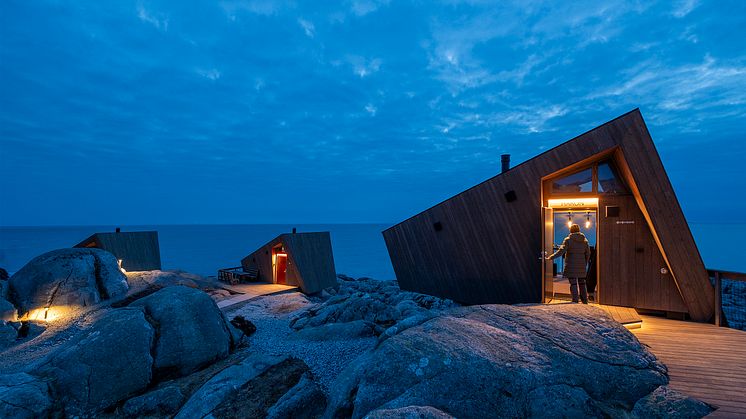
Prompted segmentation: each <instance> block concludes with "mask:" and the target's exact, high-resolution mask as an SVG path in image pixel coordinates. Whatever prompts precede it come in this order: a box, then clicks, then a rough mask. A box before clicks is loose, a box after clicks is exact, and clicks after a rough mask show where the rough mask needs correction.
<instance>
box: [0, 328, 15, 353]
mask: <svg viewBox="0 0 746 419" xmlns="http://www.w3.org/2000/svg"><path fill="white" fill-rule="evenodd" d="M16 339H18V330H17V329H16V328H15V327H13V325H12V324H10V322H6V321H0V351H2V350H3V349H5V348H7V347H8V346H10V345H13V344H14V343H16Z"/></svg>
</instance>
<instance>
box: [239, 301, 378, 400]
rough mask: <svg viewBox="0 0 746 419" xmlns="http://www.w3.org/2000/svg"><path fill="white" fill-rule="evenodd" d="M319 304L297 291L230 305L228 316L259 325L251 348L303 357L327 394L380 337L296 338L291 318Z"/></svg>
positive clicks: (257, 350)
mask: <svg viewBox="0 0 746 419" xmlns="http://www.w3.org/2000/svg"><path fill="white" fill-rule="evenodd" d="M318 303H319V302H318V301H311V300H310V299H309V298H307V297H306V296H304V295H303V294H301V293H297V292H296V293H288V294H278V295H270V296H264V297H258V298H255V299H253V300H249V301H248V302H247V303H246V304H244V305H240V306H233V307H229V308H228V309H227V310H226V315H227V316H228V318H233V317H235V316H239V315H240V316H243V317H244V318H246V319H247V320H250V321H251V322H252V323H254V325H256V328H257V330H256V332H255V333H254V334H253V335H252V336H251V337H250V338H249V345H250V346H249V351H251V352H262V353H267V354H276V355H292V356H294V357H296V358H300V359H302V360H303V361H304V362H305V363H306V364H307V365H308V367H309V368H311V371H312V372H313V373H314V375H315V376H316V378H317V379H318V382H319V384H320V385H321V386H322V387H323V389H324V391H326V392H327V393H328V392H329V389H330V388H331V387H332V384H333V382H334V380H335V379H336V378H337V376H338V375H339V374H340V373H341V372H342V370H343V369H344V368H345V367H347V366H348V365H349V364H351V363H353V362H354V361H355V360H356V359H357V358H358V357H359V356H360V355H362V354H363V353H365V352H367V351H368V350H370V349H372V348H373V346H374V345H375V343H376V341H377V339H376V338H375V337H366V338H356V339H345V340H324V341H309V340H305V339H299V338H297V337H296V336H294V334H295V332H294V331H293V330H292V329H291V328H290V326H289V323H290V319H291V318H292V317H293V315H294V314H296V313H299V312H301V311H302V310H305V309H306V308H309V307H311V306H313V305H315V304H318Z"/></svg>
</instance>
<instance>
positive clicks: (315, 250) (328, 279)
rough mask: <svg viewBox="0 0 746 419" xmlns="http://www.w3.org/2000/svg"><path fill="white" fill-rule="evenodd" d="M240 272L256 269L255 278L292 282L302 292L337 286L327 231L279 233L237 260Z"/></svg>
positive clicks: (285, 282) (289, 283)
mask: <svg viewBox="0 0 746 419" xmlns="http://www.w3.org/2000/svg"><path fill="white" fill-rule="evenodd" d="M241 266H242V267H243V269H244V271H248V270H250V269H252V268H256V269H258V270H259V271H258V274H257V279H258V280H260V281H264V282H271V283H273V284H284V285H295V286H297V287H298V288H300V289H301V291H302V292H303V293H304V294H313V293H317V292H319V291H321V290H323V289H324V288H328V287H333V286H335V285H337V273H336V271H335V269H334V256H333V254H332V241H331V236H330V234H329V232H327V231H324V232H318V233H286V234H280V235H279V236H277V237H275V238H274V239H273V240H271V241H270V242H269V243H267V244H265V245H264V246H262V247H261V248H259V249H257V250H256V251H255V252H254V253H252V254H250V255H248V256H246V257H245V258H243V259H241Z"/></svg>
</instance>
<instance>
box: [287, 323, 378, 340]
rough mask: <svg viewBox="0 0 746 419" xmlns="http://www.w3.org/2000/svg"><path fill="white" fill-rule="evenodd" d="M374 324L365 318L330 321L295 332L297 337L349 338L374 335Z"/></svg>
mask: <svg viewBox="0 0 746 419" xmlns="http://www.w3.org/2000/svg"><path fill="white" fill-rule="evenodd" d="M374 330H375V327H374V325H373V324H371V323H368V322H366V321H364V320H355V321H351V322H347V323H328V324H323V325H321V326H316V327H306V328H303V329H301V330H299V331H297V332H296V333H295V336H294V337H295V338H298V339H305V340H312V341H325V340H347V339H354V338H361V337H367V336H373V335H374Z"/></svg>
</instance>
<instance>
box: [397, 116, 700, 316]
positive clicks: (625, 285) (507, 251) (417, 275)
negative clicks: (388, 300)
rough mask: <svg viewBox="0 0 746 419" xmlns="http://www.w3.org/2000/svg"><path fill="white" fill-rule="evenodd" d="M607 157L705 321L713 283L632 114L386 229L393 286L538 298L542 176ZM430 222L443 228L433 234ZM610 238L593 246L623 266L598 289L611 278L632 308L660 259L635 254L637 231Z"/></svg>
mask: <svg viewBox="0 0 746 419" xmlns="http://www.w3.org/2000/svg"><path fill="white" fill-rule="evenodd" d="M611 155H614V157H615V160H616V163H617V166H619V167H620V171H621V172H622V173H621V174H622V175H623V177H624V179H625V181H626V182H627V183H628V184H629V185H630V187H631V189H632V192H633V195H634V199H635V202H636V203H637V205H638V206H639V208H640V210H641V215H642V217H643V219H644V221H642V220H641V223H644V224H647V225H648V226H649V227H651V230H650V231H649V232H652V233H653V234H652V238H653V241H654V242H655V244H656V246H657V247H658V249H659V250H660V252H659V256H662V257H663V258H664V262H667V266H668V268H667V269H669V270H670V271H671V274H669V275H670V276H671V277H672V278H673V280H674V284H675V285H677V287H678V289H679V290H681V296H683V297H684V302H685V305H686V309H687V310H683V311H688V312H689V314H690V315H691V316H692V318H694V319H696V320H700V321H706V320H708V319H709V318H710V317H711V315H712V311H713V309H712V304H714V302H713V290H712V286H711V285H710V282H709V278H708V277H707V273H706V271H705V268H704V264H702V260H701V257H700V255H699V252H698V250H697V248H696V245H695V244H694V241H693V239H692V238H691V233H690V231H689V227H688V225H687V223H686V220H685V219H684V216H683V213H682V212H681V209H680V207H679V204H678V201H677V200H676V196H675V194H674V193H673V189H672V186H671V184H670V182H669V180H668V177H667V176H666V175H665V172H664V170H663V166H662V164H661V162H660V158H659V157H658V154H657V151H656V150H655V147H654V145H653V143H652V139H650V136H649V134H648V131H647V129H646V127H645V124H644V121H643V119H642V115H641V114H640V112H639V111H638V110H634V111H632V112H630V113H627V114H625V115H623V116H621V117H619V118H617V119H615V120H613V121H610V122H608V123H606V124H604V125H602V126H600V127H598V128H595V129H593V130H591V131H589V132H586V133H585V134H582V135H580V136H578V137H576V138H574V139H572V140H570V141H568V142H566V143H563V144H561V145H559V146H557V147H555V148H553V149H551V150H548V151H547V152H545V153H542V154H540V155H538V156H536V157H534V158H533V159H531V160H528V161H526V162H524V163H522V164H520V165H518V166H516V167H514V168H512V169H510V170H509V171H507V172H505V173H502V174H500V175H497V176H495V177H493V178H491V179H488V180H486V181H484V182H482V183H480V184H478V185H476V186H474V187H472V188H470V189H468V190H466V191H464V192H461V193H460V194H458V195H456V196H454V197H452V198H449V199H447V200H445V201H443V202H442V203H440V204H438V205H436V206H434V207H432V208H430V209H428V210H426V211H423V212H421V213H419V214H417V215H415V216H413V217H411V218H409V219H407V220H405V221H403V222H401V223H399V224H397V225H395V226H393V227H391V228H389V229H387V230H385V231H384V232H383V237H384V240H385V242H386V246H387V248H388V251H389V256H390V257H391V261H392V264H393V267H394V271H395V273H396V277H397V279H398V281H399V284H400V286H401V287H402V288H403V289H406V290H411V291H417V292H422V293H427V294H432V295H438V296H442V297H446V298H451V299H453V300H455V301H459V302H462V303H467V304H484V303H528V302H540V301H541V299H542V281H541V275H542V267H541V262H540V260H539V254H540V251H541V249H542V246H541V228H542V219H541V206H542V200H543V196H542V180H544V179H546V178H548V177H550V176H555V175H558V174H560V173H563V172H569V171H572V170H574V169H575V168H578V167H582V166H583V165H586V164H590V163H592V162H594V161H598V160H600V159H602V158H608V157H609V156H611ZM508 191H514V193H515V200H513V201H512V202H508V200H506V199H505V194H506V193H507V192H508ZM599 215H601V211H599ZM435 223H440V226H441V227H442V228H441V229H440V231H436V229H435V228H434V224H435ZM659 230H665V232H662V231H659ZM610 234H611V237H606V238H600V240H604V239H605V240H609V243H616V244H617V245H618V246H620V248H622V247H624V248H625V250H623V251H621V250H620V253H619V254H618V257H619V259H620V262H621V261H622V260H624V261H625V263H624V265H623V266H621V265H620V267H619V268H618V270H614V271H610V274H611V275H618V277H615V278H604V277H603V276H601V277H600V278H599V283H601V282H602V281H604V280H606V281H609V284H610V285H611V287H612V288H611V293H610V298H612V301H616V302H617V303H618V304H620V305H621V303H622V302H623V301H624V302H629V301H631V300H632V299H634V301H635V304H637V301H638V297H637V296H638V295H639V294H638V289H639V293H642V292H643V291H642V290H643V289H644V287H643V284H640V283H638V281H637V279H636V278H637V277H638V276H639V277H643V278H649V277H650V276H649V275H648V273H647V271H646V269H648V268H649V266H654V265H656V264H657V263H658V262H660V261H659V260H656V259H655V257H654V252H652V251H650V252H643V253H644V254H645V256H638V255H637V254H636V253H635V248H636V247H635V241H636V240H638V237H637V235H638V233H637V232H635V233H634V234H626V235H624V237H622V235H619V234H617V233H614V232H613V231H612V232H611V233H610ZM639 234H640V238H639V240H640V241H641V242H643V241H645V240H647V239H646V238H645V234H644V233H642V232H641V233H639ZM648 238H649V237H648ZM627 247H629V248H630V249H631V250H629V249H627ZM630 252H631V253H630ZM600 257H601V258H602V257H603V256H601V255H600ZM645 257H649V258H651V259H650V260H649V261H648V260H645V261H644V263H643V266H642V267H638V266H637V265H636V264H635V263H634V261H636V260H638V259H640V258H645ZM629 262H632V263H629ZM601 263H602V262H601ZM638 269H639V274H638ZM625 278H626V279H625ZM629 278H635V280H634V281H631V280H630V279H629ZM664 282H665V281H664ZM662 283H663V282H661V281H658V282H657V283H656V284H657V285H654V286H659V287H660V284H662ZM664 291H665V292H667V293H668V295H670V287H669V288H665V286H664V290H663V291H661V290H659V292H658V294H657V296H655V295H653V296H644V297H640V298H639V300H640V301H642V303H641V304H645V305H646V306H647V307H650V306H656V305H657V306H671V307H673V306H676V303H675V298H674V297H668V299H667V300H666V302H659V301H660V298H662V295H663V294H662V293H663V292H664ZM631 295H634V298H633V297H632V296H631ZM646 299H647V300H646ZM648 300H649V301H648ZM677 307H679V308H681V307H680V306H677ZM677 311H678V310H677Z"/></svg>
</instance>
